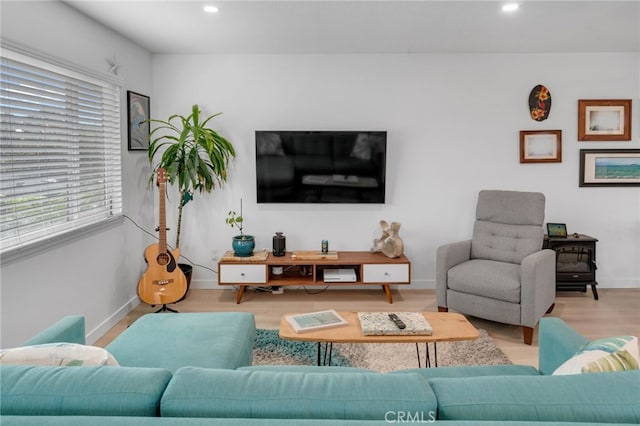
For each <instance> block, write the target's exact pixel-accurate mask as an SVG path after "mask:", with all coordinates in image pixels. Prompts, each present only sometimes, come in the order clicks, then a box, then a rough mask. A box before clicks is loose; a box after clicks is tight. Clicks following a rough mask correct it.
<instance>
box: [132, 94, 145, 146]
mask: <svg viewBox="0 0 640 426" xmlns="http://www.w3.org/2000/svg"><path fill="white" fill-rule="evenodd" d="M127 116H128V117H129V151H147V150H148V149H149V122H147V121H145V120H148V119H149V97H148V96H145V95H141V94H140V93H136V92H132V91H130V90H128V91H127Z"/></svg>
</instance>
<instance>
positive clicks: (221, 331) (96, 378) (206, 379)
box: [0, 313, 640, 426]
mask: <svg viewBox="0 0 640 426" xmlns="http://www.w3.org/2000/svg"><path fill="white" fill-rule="evenodd" d="M539 327H540V329H539V336H540V337H539V345H540V351H539V370H538V369H535V368H533V367H531V366H523V365H504V366H486V367H484V366H481V367H446V368H431V369H407V370H400V371H394V372H392V373H377V372H372V371H368V370H364V369H359V368H349V367H316V366H252V365H251V345H252V343H253V339H254V337H255V322H254V319H253V316H252V315H251V314H246V313H202V314H175V315H169V314H158V315H156V316H147V317H142V318H141V319H140V320H138V321H136V323H134V324H133V325H132V326H131V327H129V329H128V330H126V331H125V332H124V333H122V334H121V335H120V336H118V337H117V338H116V339H115V340H114V341H113V343H111V344H110V345H109V346H108V347H107V348H108V349H109V351H110V352H111V353H112V354H113V355H114V356H115V358H116V359H117V360H118V361H119V362H120V365H121V366H120V367H109V366H100V367H91V366H82V367H43V366H27V365H3V366H0V381H1V385H2V386H1V389H0V415H1V416H2V417H1V418H0V424H2V425H3V426H5V425H9V426H10V425H84V424H91V425H130V424H135V425H147V424H149V425H151V424H154V425H162V424H171V425H176V424H179V425H288V424H290V425H338V426H339V425H347V424H348V425H360V424H362V425H365V424H366V425H369V424H380V425H382V424H389V423H434V422H435V423H439V424H446V425H495V424H510V425H547V424H549V425H556V426H557V425H565V424H566V425H569V424H577V423H581V424H589V423H591V424H621V423H628V424H638V423H640V371H628V372H620V373H597V374H582V375H572V376H552V375H551V373H552V372H553V371H554V370H555V368H556V367H557V366H559V365H560V364H562V363H563V362H564V361H565V360H566V359H568V358H569V357H571V356H572V355H573V354H574V353H575V352H576V350H577V349H578V348H579V347H580V346H581V345H582V344H584V343H586V341H587V340H586V339H585V338H584V337H582V336H580V335H579V334H578V333H576V332H575V331H574V330H572V329H571V328H570V327H569V326H567V324H565V323H564V322H563V321H562V320H560V319H557V318H543V319H542V320H541V321H540V325H539ZM225 330H227V331H228V330H232V331H231V332H229V333H225ZM154 336H155V337H154ZM193 340H196V341H197V342H199V344H194V343H193V342H192V341H193ZM60 341H68V342H72V343H84V319H83V318H82V317H68V318H65V319H63V320H62V321H61V322H59V323H57V324H55V325H53V326H52V327H50V328H49V329H47V330H46V331H45V332H43V333H42V334H40V335H38V336H36V337H34V338H33V339H31V340H30V341H28V342H27V343H29V344H39V343H47V342H60ZM137 352H142V353H143V354H144V356H141V355H140V354H139V353H137ZM185 352H186V353H185ZM182 357H184V358H182ZM212 358H215V359H212ZM182 360H183V361H182ZM181 364H182V365H181Z"/></svg>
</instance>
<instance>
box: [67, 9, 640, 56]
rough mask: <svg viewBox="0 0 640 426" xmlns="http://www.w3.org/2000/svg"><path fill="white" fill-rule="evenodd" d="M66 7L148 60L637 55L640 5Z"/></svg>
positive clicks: (639, 40)
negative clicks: (508, 8) (183, 56)
mask: <svg viewBox="0 0 640 426" xmlns="http://www.w3.org/2000/svg"><path fill="white" fill-rule="evenodd" d="M65 3H67V4H69V5H70V6H72V7H74V8H75V9H77V10H79V11H81V12H82V13H84V14H86V15H88V16H90V17H91V18H93V19H95V20H97V21H99V22H101V23H103V24H104V25H106V26H107V27H109V28H112V29H113V30H115V31H117V32H119V33H121V34H123V35H124V36H126V37H127V38H129V39H131V40H133V41H134V42H136V43H137V44H139V45H140V46H142V47H144V48H146V49H147V50H149V51H151V52H152V53H192V54H199V53H264V54H272V53H283V54H290V53H476V52H479V53H511V52H515V53H546V52H604V51H606V52H637V51H640V0H632V1H575V0H574V1H559V0H558V1H536V0H520V1H519V3H520V9H519V10H518V11H517V12H515V13H513V14H505V13H504V12H502V11H501V6H502V4H503V3H504V2H500V1H483V0H475V1H457V0H447V1H426V0H423V1H416V0H414V1H402V0H377V1H366V0H358V1H329V0H322V1H313V0H299V1H291V0H289V1H272V0H262V1H244V0H233V1H231V0H224V1H220V0H198V1H194V0H177V1H176V0H174V1H167V0H155V1H153V0H146V1H145V0H140V1H107V0H102V1H100V0H68V1H65ZM205 4H213V5H215V6H217V7H218V8H219V12H218V13H217V14H207V13H205V12H204V11H203V6H204V5H205Z"/></svg>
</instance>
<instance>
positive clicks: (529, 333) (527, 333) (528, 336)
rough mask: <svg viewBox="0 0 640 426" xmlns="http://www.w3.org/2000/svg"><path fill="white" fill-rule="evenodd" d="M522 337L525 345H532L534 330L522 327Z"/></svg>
mask: <svg viewBox="0 0 640 426" xmlns="http://www.w3.org/2000/svg"><path fill="white" fill-rule="evenodd" d="M522 337H523V338H524V343H525V344H527V345H530V344H531V343H532V342H533V328H531V327H525V326H524V325H523V326H522Z"/></svg>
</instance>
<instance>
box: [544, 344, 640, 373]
mask: <svg viewBox="0 0 640 426" xmlns="http://www.w3.org/2000/svg"><path fill="white" fill-rule="evenodd" d="M638 369H640V355H639V354H638V338H637V337H634V336H618V337H608V338H605V339H600V340H594V341H593V342H589V343H586V344H585V345H583V346H582V347H581V348H580V349H579V350H578V352H576V354H575V355H574V356H573V357H571V358H570V359H568V360H567V361H565V362H564V363H563V364H562V365H561V366H560V367H558V368H557V369H556V371H554V372H553V374H554V375H563V374H580V373H600V372H605V371H623V370H638Z"/></svg>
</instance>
